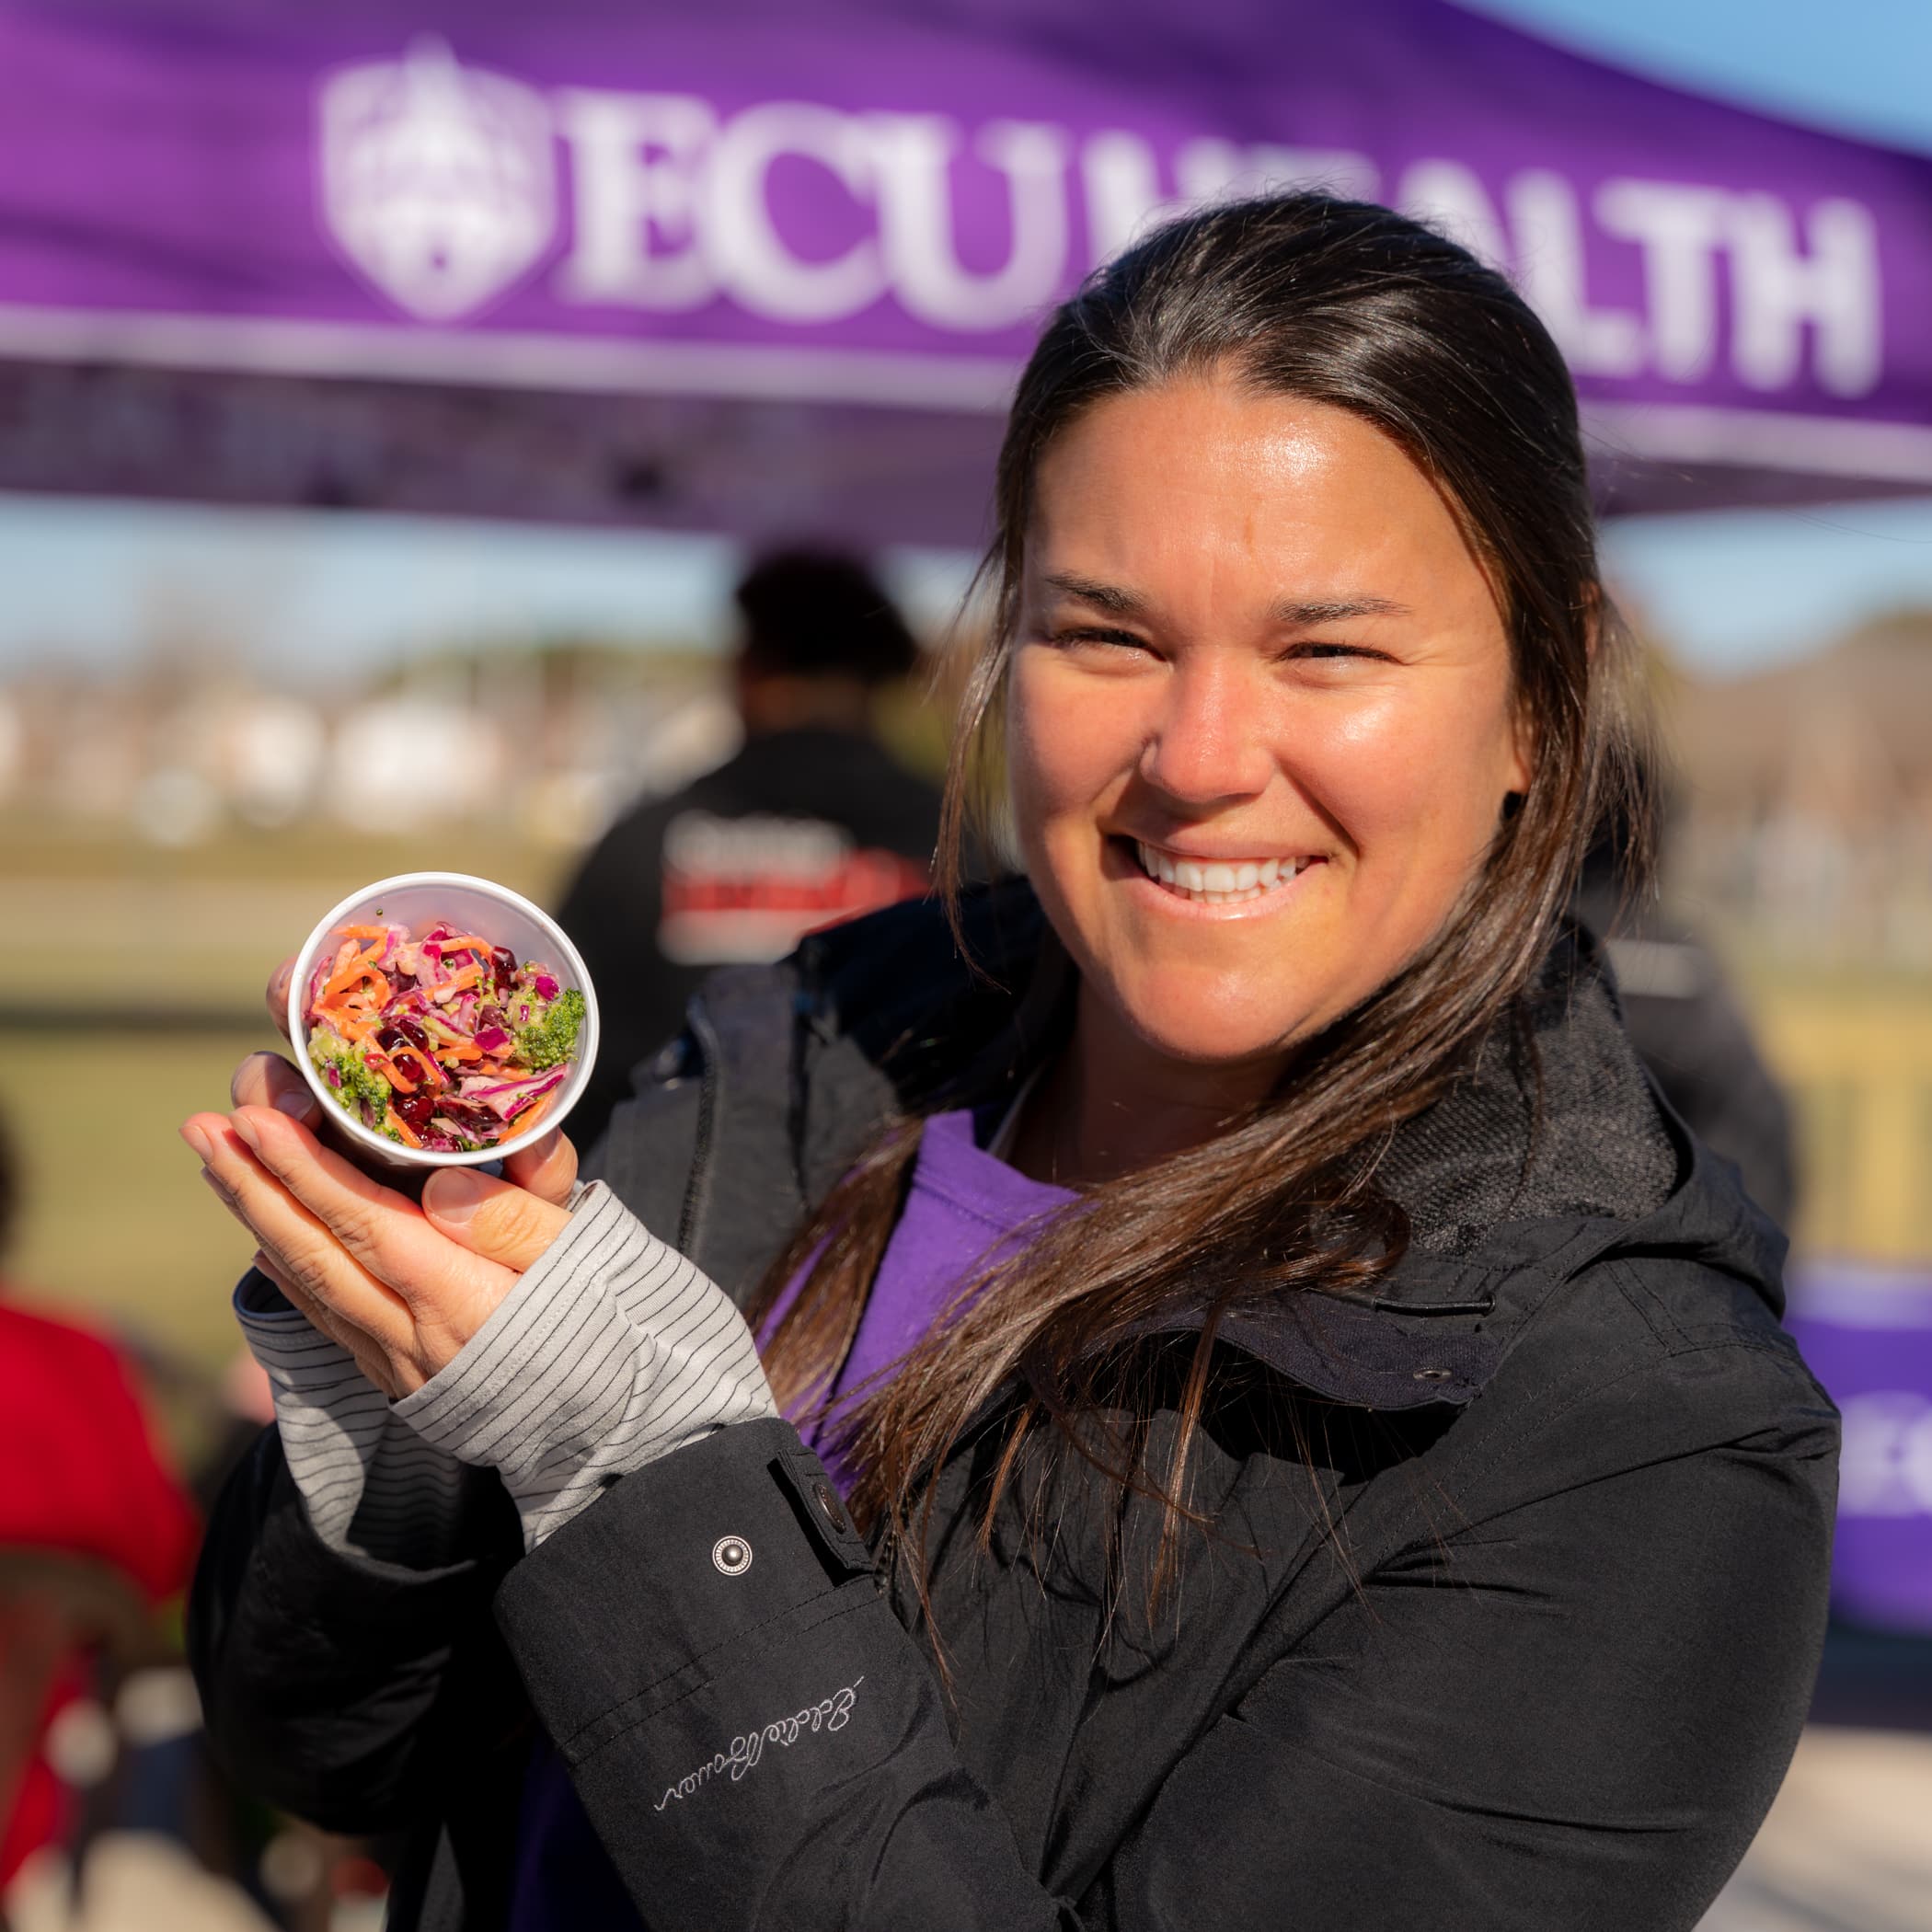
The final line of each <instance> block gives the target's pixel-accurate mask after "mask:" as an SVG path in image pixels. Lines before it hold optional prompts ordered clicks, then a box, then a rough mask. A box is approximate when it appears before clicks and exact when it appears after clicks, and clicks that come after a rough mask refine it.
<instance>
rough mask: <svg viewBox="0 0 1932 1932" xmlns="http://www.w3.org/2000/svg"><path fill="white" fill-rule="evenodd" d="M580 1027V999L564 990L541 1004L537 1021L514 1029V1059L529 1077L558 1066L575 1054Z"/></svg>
mask: <svg viewBox="0 0 1932 1932" xmlns="http://www.w3.org/2000/svg"><path fill="white" fill-rule="evenodd" d="M582 1027H583V995H582V994H581V993H580V992H579V991H578V990H577V988H576V987H575V986H566V987H565V988H564V989H563V991H562V992H561V993H559V994H558V995H557V997H556V998H555V999H553V1000H546V1001H545V1002H543V1003H542V1004H541V1005H540V1006H538V1008H537V1017H536V1018H535V1019H533V1020H532V1021H531V1022H530V1024H529V1025H528V1026H525V1027H519V1028H517V1029H516V1057H517V1059H518V1060H519V1061H520V1062H521V1063H522V1064H523V1065H524V1066H527V1067H528V1068H529V1069H530V1071H531V1072H532V1073H534V1074H535V1073H541V1072H542V1071H543V1069H544V1068H545V1067H546V1066H557V1065H559V1064H561V1063H562V1062H564V1061H566V1060H568V1059H569V1057H570V1055H571V1054H572V1053H574V1052H576V1051H577V1035H578V1033H579V1032H580V1031H581V1029H582Z"/></svg>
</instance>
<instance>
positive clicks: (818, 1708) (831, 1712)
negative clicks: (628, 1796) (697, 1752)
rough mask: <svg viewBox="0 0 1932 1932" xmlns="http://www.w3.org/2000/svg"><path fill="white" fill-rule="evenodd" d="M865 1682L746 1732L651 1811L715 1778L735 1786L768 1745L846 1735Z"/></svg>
mask: <svg viewBox="0 0 1932 1932" xmlns="http://www.w3.org/2000/svg"><path fill="white" fill-rule="evenodd" d="M865 1681H866V1680H865V1679H864V1678H863V1677H855V1678H854V1679H853V1680H852V1682H851V1683H850V1684H848V1685H845V1688H844V1689H843V1690H837V1691H834V1692H833V1694H832V1695H831V1696H829V1697H822V1698H821V1699H820V1700H819V1702H818V1703H816V1704H811V1705H808V1706H807V1707H806V1708H804V1709H803V1710H800V1711H795V1712H794V1713H793V1714H792V1715H791V1716H790V1717H788V1718H776V1719H773V1720H772V1722H771V1723H769V1724H767V1725H765V1728H764V1729H763V1730H762V1731H745V1732H743V1733H742V1734H741V1735H740V1736H738V1737H735V1738H733V1739H732V1740H731V1742H730V1746H729V1747H728V1748H727V1749H725V1750H723V1751H719V1752H716V1753H714V1754H712V1756H711V1757H710V1758H709V1759H707V1761H706V1762H705V1763H704V1764H702V1765H699V1766H698V1767H697V1769H696V1771H691V1772H687V1773H686V1774H685V1775H684V1777H681V1778H679V1779H678V1781H677V1782H676V1783H675V1784H674V1785H666V1786H665V1788H664V1795H663V1797H661V1799H659V1800H658V1801H657V1803H656V1804H654V1805H653V1806H652V1807H651V1809H652V1811H662V1810H663V1809H664V1807H665V1806H666V1805H667V1804H669V1803H670V1802H671V1800H673V1798H675V1799H678V1800H684V1799H686V1798H689V1797H690V1796H691V1794H692V1793H693V1792H694V1791H696V1790H697V1789H698V1788H699V1787H700V1786H702V1785H707V1784H709V1783H710V1781H711V1780H712V1779H713V1778H714V1777H726V1776H728V1775H729V1777H730V1780H731V1782H732V1783H733V1784H734V1785H735V1784H736V1783H737V1782H738V1780H739V1779H740V1778H741V1777H743V1776H744V1774H745V1773H746V1772H747V1771H749V1770H750V1769H751V1768H752V1767H753V1765H755V1764H757V1762H758V1760H759V1759H760V1758H762V1757H763V1756H764V1755H765V1746H766V1745H767V1744H782V1745H783V1746H785V1748H786V1749H788V1750H789V1749H790V1748H791V1746H792V1745H794V1744H796V1743H797V1742H799V1738H800V1737H802V1736H803V1735H804V1734H805V1732H806V1731H843V1730H844V1729H845V1719H847V1718H849V1717H850V1716H851V1715H852V1707H853V1705H854V1704H855V1703H856V1702H857V1698H858V1687H859V1685H861V1684H863V1683H864V1682H865Z"/></svg>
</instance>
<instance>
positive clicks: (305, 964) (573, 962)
mask: <svg viewBox="0 0 1932 1932" xmlns="http://www.w3.org/2000/svg"><path fill="white" fill-rule="evenodd" d="M438 919H446V920H447V921H449V923H450V924H451V925H452V926H454V928H455V929H456V930H457V931H458V932H464V933H474V934H476V935H477V937H480V938H485V939H488V940H489V941H490V942H491V943H492V944H493V945H497V946H507V947H508V948H509V949H510V950H511V951H512V952H513V953H514V954H515V955H516V957H517V960H518V961H519V963H522V962H523V961H525V960H536V961H538V962H539V963H540V964H542V965H545V966H547V967H548V968H549V969H550V971H551V972H554V973H555V974H556V975H557V978H558V983H560V984H561V985H563V986H565V987H570V986H574V987H576V988H577V990H578V991H579V992H580V993H581V994H582V995H583V1027H582V1030H581V1031H580V1032H579V1034H578V1036H577V1052H576V1054H575V1056H574V1057H573V1060H572V1064H571V1066H570V1073H569V1078H568V1079H567V1080H566V1081H565V1082H564V1084H563V1085H562V1087H559V1088H558V1089H557V1094H556V1098H554V1099H552V1101H551V1102H550V1104H549V1106H547V1107H546V1108H545V1109H544V1110H543V1115H542V1118H541V1119H539V1120H538V1121H536V1122H535V1124H534V1125H533V1126H532V1127H530V1128H529V1129H528V1130H526V1131H525V1132H524V1133H512V1134H510V1135H508V1136H507V1137H506V1138H505V1139H503V1140H501V1141H499V1142H498V1143H497V1144H496V1145H495V1146H493V1147H478V1148H477V1149H475V1150H474V1151H473V1152H471V1153H468V1154H438V1153H432V1152H431V1151H430V1150H429V1149H428V1148H423V1147H408V1146H405V1145H404V1144H402V1143H401V1142H399V1141H392V1140H391V1139H389V1137H388V1136H387V1135H386V1134H381V1133H375V1132H374V1131H373V1130H372V1129H370V1128H367V1127H365V1126H363V1125H362V1121H359V1120H357V1119H356V1118H355V1117H354V1116H353V1115H352V1114H351V1113H350V1112H349V1111H348V1110H346V1109H345V1108H344V1107H343V1106H342V1104H341V1102H340V1101H339V1100H338V1099H337V1098H336V1097H335V1094H334V1091H333V1090H332V1089H331V1088H330V1087H329V1085H328V1082H327V1081H326V1080H324V1079H323V1077H322V1076H321V1075H320V1074H318V1073H317V1072H316V1068H315V1064H314V1062H313V1061H311V1060H310V1059H309V1057H308V1030H309V1029H308V1018H307V1008H308V983H309V981H310V979H311V978H312V977H313V976H314V973H315V970H316V961H317V960H320V959H321V958H322V957H323V956H324V954H325V953H333V952H334V950H335V949H336V948H337V946H339V944H340V943H341V941H340V937H339V935H340V931H341V928H342V927H343V926H383V925H388V926H408V928H409V929H410V931H411V932H414V933H423V932H427V931H428V930H429V928H430V927H431V926H432V925H434V923H435V922H436V921H437V920H438ZM289 1040H290V1041H291V1043H292V1044H293V1047H294V1057H295V1064H296V1065H297V1066H299V1067H300V1068H301V1069H302V1077H303V1078H304V1079H305V1080H306V1081H307V1082H308V1084H309V1088H310V1091H311V1092H313V1093H314V1094H315V1096H316V1099H318V1100H319V1101H320V1102H321V1103H322V1112H323V1117H324V1119H326V1120H328V1121H331V1122H333V1123H334V1124H335V1125H336V1126H337V1127H339V1128H340V1130H341V1131H342V1132H343V1133H346V1134H347V1135H348V1136H349V1138H350V1140H351V1142H353V1143H354V1144H355V1145H356V1146H357V1148H359V1149H366V1150H367V1151H368V1152H369V1153H371V1154H373V1155H374V1156H376V1158H377V1159H378V1160H384V1161H387V1162H388V1163H389V1164H390V1165H391V1166H392V1167H481V1166H483V1165H484V1164H485V1163H486V1162H489V1161H495V1160H501V1159H502V1157H503V1156H505V1155H506V1154H514V1153H515V1152H516V1151H517V1149H518V1148H519V1147H527V1146H529V1145H530V1144H531V1143H532V1142H533V1141H539V1140H541V1139H542V1138H543V1137H544V1135H545V1134H546V1133H549V1132H550V1130H551V1129H552V1128H553V1127H558V1126H561V1125H562V1124H563V1119H564V1116H565V1115H566V1114H567V1113H569V1110H571V1108H573V1107H574V1106H575V1105H576V1104H577V1102H578V1100H579V1099H580V1098H581V1097H582V1094H583V1090H584V1088H585V1087H586V1086H588V1085H589V1083H590V1077H591V1071H592V1068H593V1067H594V1066H595V1064H596V1062H597V993H596V989H595V988H594V987H593V986H592V984H591V976H590V974H589V973H588V972H585V971H584V965H583V960H582V959H581V957H580V955H579V953H578V950H577V949H576V948H575V947H574V946H572V945H571V944H570V940H569V935H568V934H567V933H566V932H565V931H564V929H563V927H562V926H559V925H558V923H557V922H556V920H554V919H553V918H551V917H550V915H549V914H547V913H546V912H544V911H543V910H542V908H541V907H538V906H535V905H532V904H531V903H530V902H529V901H528V900H527V899H525V898H524V897H523V894H522V893H521V892H512V891H511V890H510V888H509V887H508V886H500V885H495V884H492V883H491V881H490V880H487V879H473V878H471V877H470V876H469V875H468V874H467V873H466V872H403V873H399V874H397V877H396V878H394V879H379V880H376V882H375V883H374V885H371V886H364V887H363V888H362V891H359V892H351V894H350V895H349V897H348V898H347V899H345V900H343V902H342V903H341V904H339V906H337V907H336V908H335V909H334V910H333V911H332V912H331V913H330V914H328V917H327V918H326V919H323V920H322V921H321V922H320V923H319V924H318V925H317V926H316V929H315V931H314V932H312V933H311V934H310V935H309V936H308V939H307V942H306V943H305V945H304V946H303V949H302V950H301V951H300V952H299V953H297V954H296V956H295V966H294V971H293V974H292V975H291V976H290V979H289Z"/></svg>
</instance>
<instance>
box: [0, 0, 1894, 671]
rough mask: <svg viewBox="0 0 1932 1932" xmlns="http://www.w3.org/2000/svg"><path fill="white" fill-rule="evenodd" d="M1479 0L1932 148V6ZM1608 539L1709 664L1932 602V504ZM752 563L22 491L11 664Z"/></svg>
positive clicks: (706, 615) (659, 628) (687, 623)
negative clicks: (266, 605) (266, 625)
mask: <svg viewBox="0 0 1932 1932" xmlns="http://www.w3.org/2000/svg"><path fill="white" fill-rule="evenodd" d="M1468 4H1472V5H1474V6H1476V9H1477V10H1478V11H1481V12H1485V13H1488V14H1491V15H1493V16H1495V17H1499V18H1502V19H1507V20H1511V21H1513V22H1515V23H1516V24H1518V25H1521V26H1524V27H1526V28H1530V29H1534V30H1537V31H1541V32H1543V33H1545V34H1547V36H1548V37H1549V38H1551V39H1554V40H1561V41H1563V42H1564V43H1566V44H1568V45H1570V46H1572V47H1574V48H1576V49H1578V50H1579V51H1581V52H1586V53H1590V54H1593V55H1595V56H1597V57H1599V58H1604V59H1608V60H1613V61H1616V62H1617V63H1620V64H1623V65H1626V66H1628V67H1631V68H1634V69H1636V70H1637V71H1639V72H1641V73H1644V74H1647V75H1651V76H1653V77H1655V78H1657V79H1661V80H1667V81H1671V82H1673V83H1674V84H1676V85H1678V86H1685V87H1689V88H1692V89H1694V90H1696V91H1699V92H1703V93H1708V94H1712V95H1717V96H1720V97H1723V98H1730V99H1732V100H1736V101H1740V102H1742V103H1743V104H1746V105H1750V106H1755V107H1759V108H1763V109H1767V110H1769V111H1772V112H1776V113H1781V114H1785V115H1788V116H1790V117H1792V118H1795V119H1801V120H1806V121H1812V122H1814V123H1816V124H1818V125H1820V126H1823V127H1828V128H1832V129H1834V130H1838V131H1842V132H1847V133H1851V134H1855V135H1859V136H1862V137H1864V138H1866V139H1871V140H1885V141H1891V142H1893V143H1896V144H1899V145H1902V146H1910V147H1915V148H1918V149H1920V150H1922V151H1925V152H1926V153H1932V86H1928V85H1927V77H1928V76H1932V0H1832V4H1831V5H1828V6H1827V5H1825V4H1823V0H1468ZM1606 548H1607V551H1608V555H1609V558H1610V562H1611V565H1612V568H1613V569H1614V570H1615V571H1616V574H1617V575H1618V577H1619V578H1620V580H1621V581H1622V582H1623V584H1624V585H1625V587H1626V589H1627V592H1628V594H1629V596H1630V599H1631V601H1632V602H1633V604H1636V605H1638V606H1639V607H1640V608H1641V610H1642V611H1643V612H1644V613H1645V615H1647V616H1648V617H1649V618H1650V621H1651V622H1652V623H1653V624H1654V625H1655V626H1656V627H1657V628H1658V629H1659V630H1660V631H1661V632H1662V634H1663V635H1665V636H1666V637H1668V638H1671V639H1672V640H1673V642H1674V643H1675V644H1676V646H1677V648H1678V650H1680V652H1681V654H1682V655H1683V656H1684V658H1685V661H1687V663H1688V664H1690V665H1691V666H1692V667H1694V668H1696V669H1700V670H1704V671H1708V672H1711V673H1725V672H1731V671H1739V670H1745V669H1748V668H1750V667H1751V666H1752V665H1754V664H1757V663H1762V662H1765V661H1767V660H1770V659H1773V658H1777V657H1779V656H1785V655H1788V654H1790V653H1791V652H1793V651H1797V650H1803V649H1804V648H1806V647H1807V646H1809V645H1811V644H1813V643H1815V642H1816V641H1818V639H1819V638H1821V637H1823V636H1825V635H1828V634H1830V633H1831V632H1832V631H1834V630H1835V629H1838V628H1840V627H1845V626H1846V625H1849V624H1851V623H1854V622H1856V621H1857V619H1858V618H1860V617H1861V616H1864V615H1870V614H1872V613H1874V612H1876V611H1880V610H1882V609H1885V608H1888V607H1891V606H1894V605H1897V604H1905V603H1924V604H1932V502H1918V501H1914V502H1910V503H1889V504H1883V505H1873V504H1869V503H1867V504H1859V505H1835V506H1827V507H1824V508H1811V509H1805V510H1799V511H1782V512H1763V513H1756V514H1749V515H1746V514H1721V515H1711V514H1707V515H1703V516H1698V517H1694V518H1690V517H1683V518H1650V519H1639V520H1632V521H1628V522H1626V523H1619V524H1616V525H1615V526H1613V528H1612V529H1611V530H1610V532H1609V533H1608V535H1607V538H1606ZM733 564H734V554H733V552H732V550H731V548H730V546H728V545H726V544H724V543H721V542H705V541H694V540H690V539H681V538H670V537H655V536H650V535H638V534H635V533H615V532H574V531H548V530H542V529H515V528H505V527H503V526H500V525H494V524H492V525H488V526H479V525H465V524H461V523H443V522H431V521H427V520H420V519H403V518H374V517H349V516H340V515H332V516H315V515H304V514H301V513H295V512H273V511H257V512H215V511H209V510H201V509H196V508H192V507H178V506H153V507H150V506H142V505H134V504H128V503H119V502H99V503H89V502H81V501H75V500H30V499H22V498H12V499H7V498H4V497H0V582H4V583H5V584H6V597H5V598H4V599H0V671H4V670H5V668H6V667H7V666H8V665H10V664H17V663H19V662H21V661H25V660H27V659H29V658H32V657H39V656H43V655H49V654H58V655H59V656H60V657H62V658H63V659H66V660H69V661H72V660H74V659H84V660H89V661H97V662H100V663H103V664H108V663H112V662H114V661H118V660H120V659H121V658H122V657H124V656H125V655H126V654H127V653H128V652H129V651H130V650H133V649H136V648H138V647H139V646H140V645H142V644H143V643H144V642H148V641H153V640H155V639H156V638H164V637H166V636H167V635H169V634H170V633H176V634H178V633H180V632H183V631H196V632H201V633H202V634H213V635H214V636H216V637H221V636H224V635H227V636H230V637H232V638H234V639H236V644H237V648H238V649H241V650H248V649H253V650H259V651H261V652H263V653H267V652H270V651H272V653H273V654H274V656H275V657H276V658H277V659H278V660H279V661H281V662H282V663H283V664H293V665H297V666H300V665H323V664H328V665H357V664H359V665H365V666H374V665H380V664H384V663H387V662H394V661H398V660H401V659H404V658H407V657H408V655H409V654H410V653H411V652H412V651H413V650H416V649H418V648H420V646H422V645H424V644H426V643H431V642H435V641H439V640H442V639H445V638H449V637H450V636H452V635H453V634H463V633H470V634H477V633H489V632H491V631H499V632H500V631H501V630H502V629H503V628H505V627H507V626H514V627H525V628H527V627H529V626H531V625H533V624H534V625H536V626H540V627H547V628H552V629H555V630H559V631H561V630H578V631H582V630H591V631H601V632H606V633H618V634H625V635H631V636H640V635H641V636H652V635H655V636H659V637H662V638H677V639H689V638H716V637H718V636H719V635H721V622H722V620H721V617H720V609H719V607H720V604H721V601H722V599H723V596H724V593H725V591H726V588H727V586H728V584H729V581H730V572H731V569H732V568H733ZM893 566H894V568H893V576H894V578H895V581H897V582H898V583H899V585H900V587H901V588H902V589H903V591H904V592H907V593H908V594H909V595H910V596H911V597H912V599H913V600H914V602H915V603H916V604H920V605H923V606H924V607H925V608H926V610H927V611H928V612H930V611H934V610H937V608H939V607H940V606H941V605H943V604H944V603H945V601H946V600H947V599H948V598H949V596H950V595H951V594H952V592H953V590H954V588H955V586H956V584H957V581H959V578H960V560H959V559H955V558H930V557H927V558H896V559H894V560H893ZM271 591H272V593H273V595H272V601H273V604H274V608H275V610H276V613H277V621H276V626H275V628H274V631H273V634H272V635H271V636H266V637H265V636H263V635H262V630H261V625H260V618H259V614H260V611H261V609H262V607H263V600H264V597H265V596H267V595H268V594H269V593H270V592H271Z"/></svg>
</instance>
